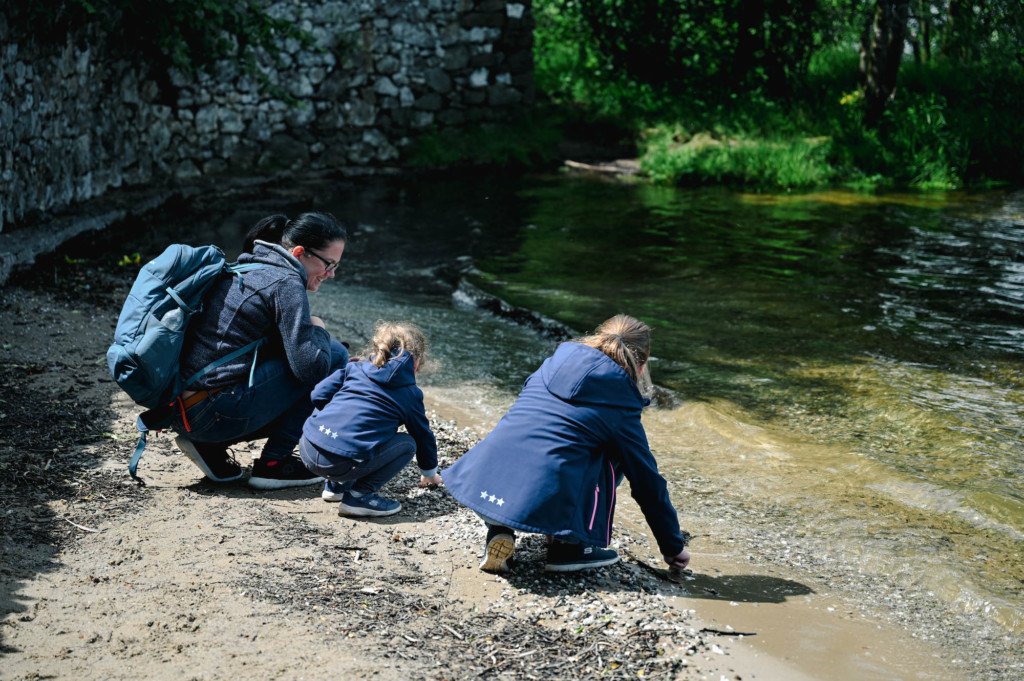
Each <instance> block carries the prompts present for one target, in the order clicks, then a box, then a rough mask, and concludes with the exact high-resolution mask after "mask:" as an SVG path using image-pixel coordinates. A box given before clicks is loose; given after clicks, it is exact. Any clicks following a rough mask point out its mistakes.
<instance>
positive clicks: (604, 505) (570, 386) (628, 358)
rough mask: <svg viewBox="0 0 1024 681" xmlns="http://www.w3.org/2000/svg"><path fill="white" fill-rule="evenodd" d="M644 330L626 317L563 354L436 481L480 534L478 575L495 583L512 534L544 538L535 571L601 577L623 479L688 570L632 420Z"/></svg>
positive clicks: (644, 382) (646, 380)
mask: <svg viewBox="0 0 1024 681" xmlns="http://www.w3.org/2000/svg"><path fill="white" fill-rule="evenodd" d="M650 348H651V329H650V327H648V326H647V325H646V324H644V323H643V322H641V321H638V320H636V319H634V318H633V317H629V316H627V315H617V316H615V317H612V318H611V319H609V320H607V321H606V322H605V323H604V324H602V325H601V326H600V327H599V328H598V330H597V332H596V333H595V334H594V335H592V336H587V337H585V338H580V339H577V340H576V341H573V342H567V343H562V344H561V345H560V346H558V349H557V350H556V351H555V354H554V355H553V356H551V357H549V358H548V359H546V360H545V361H544V364H543V365H541V367H540V369H538V370H537V371H536V372H534V374H533V375H532V376H530V377H529V378H528V379H527V380H526V382H525V383H524V385H523V389H522V391H521V392H520V393H519V397H518V398H517V399H516V401H515V404H513V405H512V408H511V409H510V410H509V412H508V413H507V414H505V416H503V417H502V419H501V421H499V422H498V425H497V426H495V428H494V430H492V431H491V433H490V434H488V435H487V437H486V438H484V440H483V441H481V442H480V443H479V444H477V445H476V446H475V447H473V448H472V449H470V450H469V451H468V452H466V454H464V455H463V456H462V458H460V459H459V460H458V461H456V462H455V463H454V464H453V465H452V466H451V467H450V468H449V469H448V470H447V471H446V473H445V477H446V478H447V480H446V483H447V486H448V490H449V491H450V492H451V494H452V496H454V497H455V498H456V499H458V500H459V501H460V502H461V503H462V504H464V505H465V506H468V507H469V508H471V509H472V510H474V511H476V512H477V513H478V514H479V515H480V516H481V517H482V518H483V520H484V524H485V525H486V526H487V544H486V548H485V555H484V559H483V562H482V563H481V564H480V568H481V569H483V570H488V571H492V572H505V571H507V570H508V569H509V568H510V565H509V559H510V558H511V557H512V554H513V551H514V550H515V531H514V530H524V531H527V532H537V533H540V534H546V535H549V536H551V537H553V539H554V541H553V542H552V543H551V544H550V545H549V546H548V555H547V561H546V563H545V566H544V567H545V569H546V570H550V571H556V572H571V571H575V570H582V569H585V568H593V567H601V566H603V565H611V564H613V563H615V562H617V561H618V560H619V556H618V554H617V553H616V552H615V551H613V550H610V549H607V548H604V547H606V546H607V545H608V544H609V543H610V542H611V531H612V516H613V514H614V511H615V491H616V486H617V485H618V483H619V482H620V481H621V479H622V477H623V476H625V477H626V479H628V480H629V483H630V489H631V492H632V495H633V498H634V499H635V500H636V502H637V504H639V505H640V509H641V510H642V511H643V513H644V517H645V518H646V519H647V524H648V525H649V526H650V528H651V530H652V531H653V532H654V537H655V538H656V539H657V541H658V546H659V548H660V549H661V553H662V554H663V556H664V559H665V562H666V563H668V565H669V566H670V567H673V568H677V569H683V568H685V567H686V566H687V564H688V563H689V561H690V554H689V553H687V551H686V550H685V546H686V539H685V538H684V536H683V533H681V532H680V530H679V520H678V519H677V517H676V511H675V509H674V508H673V507H672V502H671V501H670V500H669V495H668V489H667V485H666V483H665V479H664V478H662V477H661V475H660V474H659V473H658V464H657V462H656V461H655V460H654V456H653V455H652V454H651V450H650V447H649V446H648V445H647V436H646V434H645V433H644V428H643V425H642V424H641V422H640V412H641V410H642V409H643V407H644V406H646V405H647V404H648V402H649V401H648V400H647V399H646V398H645V397H644V395H645V394H646V393H649V391H650V386H651V384H650V376H649V374H648V373H647V360H648V358H649V357H650Z"/></svg>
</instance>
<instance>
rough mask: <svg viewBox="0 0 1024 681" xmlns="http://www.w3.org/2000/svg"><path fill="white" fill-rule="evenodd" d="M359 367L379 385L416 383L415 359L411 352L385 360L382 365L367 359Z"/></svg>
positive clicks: (396, 386) (398, 385)
mask: <svg viewBox="0 0 1024 681" xmlns="http://www.w3.org/2000/svg"><path fill="white" fill-rule="evenodd" d="M371 359H372V358H371ZM359 368H360V369H361V370H362V372H363V373H364V374H366V377H367V378H369V379H370V380H371V381H373V382H374V383H376V384H377V385H383V386H387V387H389V388H401V387H404V386H407V385H416V371H415V360H414V359H413V356H412V355H411V354H409V353H408V352H405V351H403V352H402V354H400V355H398V356H397V357H392V358H391V359H389V360H388V361H387V362H384V366H382V367H376V366H374V365H373V363H371V362H369V361H366V362H363V363H362V364H360V365H359Z"/></svg>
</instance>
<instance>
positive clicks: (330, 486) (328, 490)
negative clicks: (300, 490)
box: [320, 480, 352, 503]
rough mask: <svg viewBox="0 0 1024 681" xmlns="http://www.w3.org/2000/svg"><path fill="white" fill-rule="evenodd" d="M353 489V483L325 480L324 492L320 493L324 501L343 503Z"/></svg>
mask: <svg viewBox="0 0 1024 681" xmlns="http://www.w3.org/2000/svg"><path fill="white" fill-rule="evenodd" d="M350 489H352V482H335V481H333V480H324V491H323V492H321V493H320V498H321V499H323V500H324V501H330V502H332V503H333V502H335V501H341V500H342V499H344V498H345V492H347V491H349V490H350Z"/></svg>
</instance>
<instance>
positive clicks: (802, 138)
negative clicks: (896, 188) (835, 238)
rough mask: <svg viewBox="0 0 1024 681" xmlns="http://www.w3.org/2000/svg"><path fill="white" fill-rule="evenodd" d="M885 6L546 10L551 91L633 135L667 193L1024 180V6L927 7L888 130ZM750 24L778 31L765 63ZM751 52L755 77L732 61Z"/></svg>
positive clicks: (661, 0) (762, 31) (644, 4)
mask: <svg viewBox="0 0 1024 681" xmlns="http://www.w3.org/2000/svg"><path fill="white" fill-rule="evenodd" d="M875 7H876V0H871V1H868V0H806V1H803V2H798V1H797V0H779V1H775V0H763V1H761V0H755V1H753V2H740V0H715V1H713V2H696V1H692V2H691V1H688V0H632V1H630V2H627V1H626V0H536V2H535V4H534V12H535V16H536V20H537V34H536V44H535V52H536V69H537V71H536V82H537V86H538V89H539V91H540V92H541V93H542V95H543V96H544V97H546V98H547V99H548V100H549V101H550V102H552V103H554V104H556V105H558V106H562V107H566V108H572V109H573V111H575V112H577V115H579V114H578V112H580V111H583V112H585V113H584V114H583V115H584V117H585V118H589V119H591V120H593V119H599V120H600V119H612V120H615V121H617V122H618V124H619V125H621V126H624V127H626V128H628V129H631V130H632V131H633V135H634V137H635V138H636V139H637V140H638V141H639V142H640V143H641V146H642V147H643V149H644V150H645V151H644V153H645V155H644V158H643V159H642V165H643V167H644V169H645V170H646V171H647V172H648V173H649V174H650V176H651V177H652V178H654V179H656V180H657V181H660V182H666V183H680V182H682V183H698V182H706V183H726V184H742V185H746V186H753V187H758V188H769V187H775V188H783V187H785V188H789V187H804V186H809V185H812V184H819V183H829V182H846V183H857V184H864V183H875V184H876V183H889V184H902V185H911V186H917V187H929V188H951V187H961V186H966V185H971V184H976V183H991V182H993V181H1011V182H1024V162H1022V161H1021V160H1020V159H1019V158H1018V156H1019V153H1018V150H1019V149H1020V148H1022V147H1024V100H1022V99H1021V98H1020V95H1019V93H1020V92H1022V91H1024V11H1021V5H1020V0H992V1H991V2H987V3H967V2H964V1H963V0H941V1H940V2H923V0H912V1H911V2H910V13H909V17H910V18H909V21H908V25H907V45H908V46H909V49H908V50H906V53H907V54H908V55H912V56H911V57H908V58H904V59H903V62H906V63H904V64H902V66H901V67H900V69H899V72H898V78H897V81H896V89H895V94H894V97H893V98H892V99H891V100H889V101H887V102H886V103H885V109H884V113H882V114H881V115H880V116H879V117H878V119H877V122H874V121H872V120H871V117H866V116H865V114H866V110H865V98H864V90H863V74H862V72H861V70H862V64H861V63H860V61H861V54H860V52H861V49H862V43H863V41H864V38H865V35H866V31H867V28H868V26H869V24H870V22H871V20H872V16H873V13H874V10H875ZM744 12H752V13H753V14H754V15H756V16H758V17H759V18H761V19H763V24H764V25H763V26H761V25H760V24H759V28H757V29H756V30H755V31H754V32H755V33H756V34H757V35H755V38H756V39H755V40H754V46H755V49H754V50H753V52H749V51H748V52H743V51H742V50H741V49H740V47H739V46H740V40H741V38H742V35H741V34H742V33H743V31H742V30H741V29H740V27H741V26H744V25H747V24H744V23H743V22H744V21H745V20H744V19H743V13H744ZM795 17H800V18H801V19H800V21H801V22H804V20H806V21H805V23H804V25H802V26H801V27H799V28H796V27H793V26H791V24H792V23H793V21H794V18H795ZM748 23H749V22H748ZM656 24H658V25H656ZM737 31H739V33H738V32H737ZM670 34H671V35H670ZM748 37H749V36H748ZM762 42H763V49H762ZM748 47H749V46H748ZM737 50H739V51H740V52H741V53H743V54H745V55H746V57H745V59H744V61H745V62H746V63H747V64H749V65H750V66H749V68H737V66H738V65H737V64H736V61H735V59H734V60H733V61H732V62H730V61H729V55H730V54H736V53H737ZM641 52H642V53H643V54H641ZM658 64H664V68H662V69H661V70H660V71H658V69H657V68H656V67H657V65H658ZM890 66H891V65H890ZM656 71H657V73H656Z"/></svg>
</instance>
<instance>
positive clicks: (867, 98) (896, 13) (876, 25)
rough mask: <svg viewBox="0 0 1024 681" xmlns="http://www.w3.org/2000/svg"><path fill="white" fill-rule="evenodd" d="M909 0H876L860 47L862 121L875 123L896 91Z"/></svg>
mask: <svg viewBox="0 0 1024 681" xmlns="http://www.w3.org/2000/svg"><path fill="white" fill-rule="evenodd" d="M909 15H910V3H909V1H902V2H901V1H893V0H878V4H877V5H876V6H875V14H874V17H873V19H872V21H871V28H870V30H869V32H868V35H867V38H866V40H865V44H864V45H862V46H861V60H860V63H861V76H862V77H863V79H864V103H865V107H866V113H865V117H864V122H865V124H866V125H868V126H870V127H874V126H876V125H877V124H878V121H879V120H880V119H881V117H882V113H883V112H884V111H885V107H886V105H887V104H888V103H889V102H890V101H891V100H892V98H893V96H894V95H895V94H896V76H897V74H898V73H899V70H900V58H901V57H902V56H903V44H904V42H905V40H906V37H907V17H908V16H909Z"/></svg>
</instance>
